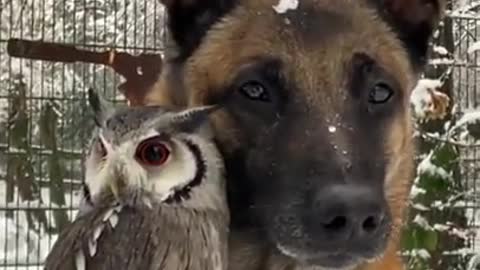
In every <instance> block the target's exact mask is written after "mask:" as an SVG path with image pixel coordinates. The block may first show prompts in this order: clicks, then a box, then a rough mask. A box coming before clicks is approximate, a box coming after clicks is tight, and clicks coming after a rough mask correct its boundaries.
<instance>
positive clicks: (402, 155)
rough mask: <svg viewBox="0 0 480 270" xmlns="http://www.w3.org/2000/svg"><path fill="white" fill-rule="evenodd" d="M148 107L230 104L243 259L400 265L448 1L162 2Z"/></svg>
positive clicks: (237, 250)
mask: <svg viewBox="0 0 480 270" xmlns="http://www.w3.org/2000/svg"><path fill="white" fill-rule="evenodd" d="M160 1H161V2H162V3H163V4H164V5H165V7H166V12H167V14H168V18H169V19H168V29H169V33H170V35H171V41H172V44H171V45H172V46H170V47H171V48H170V49H169V50H168V54H167V58H166V59H165V63H164V69H163V71H162V75H161V76H160V78H159V79H158V81H157V82H156V83H155V85H154V86H153V87H152V89H151V90H150V91H149V93H148V94H147V95H146V96H145V98H144V104H145V105H151V104H155V105H176V106H197V105H207V104H221V105H222V109H221V110H219V111H218V112H216V113H215V114H214V115H213V116H212V122H213V126H214V128H215V134H216V141H217V143H218V145H219V148H220V149H221V152H222V154H223V155H224V158H225V160H226V166H227V174H228V195H229V202H228V203H229V208H230V211H231V213H232V224H231V228H230V229H231V240H230V243H229V244H230V254H231V258H230V261H229V264H230V269H232V270H243V269H248V270H270V269H275V270H290V269H297V270H305V269H316V270H327V269H329V270H400V269H404V268H403V265H402V260H401V258H400V256H399V255H398V251H399V248H400V247H399V239H400V231H401V228H402V224H403V222H404V221H405V216H406V211H407V205H408V194H409V191H410V188H411V185H412V179H413V167H414V166H413V165H414V162H413V156H414V151H415V146H414V141H413V139H412V124H411V119H410V108H409V107H410V106H409V96H410V93H411V90H412V89H413V88H414V86H415V85H416V82H417V81H418V79H419V76H420V74H421V72H422V70H423V68H424V66H425V63H426V60H427V54H428V48H429V47H428V44H429V41H430V38H431V36H432V34H433V32H434V30H435V28H436V26H437V25H438V23H439V21H440V20H441V19H442V16H443V13H444V8H445V5H446V3H445V2H446V1H445V0H301V1H295V0H294V1H290V2H289V1H284V0H280V1H279V0H208V1H207V0H160Z"/></svg>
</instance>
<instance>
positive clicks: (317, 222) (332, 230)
mask: <svg viewBox="0 0 480 270" xmlns="http://www.w3.org/2000/svg"><path fill="white" fill-rule="evenodd" d="M386 209H387V203H386V201H385V200H384V198H383V195H382V194H381V193H380V194H377V193H375V192H374V190H373V189H370V188H368V187H359V186H354V185H332V186H329V187H326V188H323V189H321V191H320V192H318V193H317V195H316V198H315V200H314V205H313V212H314V213H315V215H314V217H313V224H314V226H315V227H316V228H315V231H316V234H320V236H321V238H323V240H326V241H332V243H335V245H339V246H343V247H345V248H346V249H347V250H348V249H350V248H355V246H357V244H358V243H363V244H361V245H366V246H368V245H373V246H375V245H377V242H379V241H380V240H381V239H382V238H384V236H385V235H384V234H385V230H386V227H388V226H386V224H387V223H388V222H389V220H388V215H387V210H386Z"/></svg>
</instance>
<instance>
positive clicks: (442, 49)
mask: <svg viewBox="0 0 480 270" xmlns="http://www.w3.org/2000/svg"><path fill="white" fill-rule="evenodd" d="M433 51H434V52H436V53H438V54H439V55H441V56H446V55H448V50H447V49H446V48H445V47H443V46H434V47H433Z"/></svg>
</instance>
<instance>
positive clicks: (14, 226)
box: [0, 182, 79, 269]
mask: <svg viewBox="0 0 480 270" xmlns="http://www.w3.org/2000/svg"><path fill="white" fill-rule="evenodd" d="M5 188H6V186H5V183H4V182H0V208H1V209H4V208H5V206H6V205H5V204H4V203H2V202H5V198H6V196H5ZM48 198H49V190H48V189H42V199H43V203H42V205H39V206H41V207H45V206H50V201H49V200H48ZM65 199H66V201H67V202H70V201H71V202H73V204H72V206H74V207H75V206H76V205H77V204H78V199H79V197H78V194H77V193H74V195H73V197H71V196H69V194H67V195H66V198H65ZM14 201H16V199H15V200H14ZM37 205H38V203H37ZM18 206H20V207H25V206H35V203H31V204H27V203H21V202H18V203H15V204H9V205H8V208H11V209H15V208H16V207H18ZM5 213H6V212H5V211H1V210H0V265H17V264H18V265H38V264H41V262H42V261H43V260H44V259H45V256H46V255H47V254H48V251H49V250H50V248H51V246H52V245H53V244H54V242H55V240H56V238H57V235H49V234H46V233H37V232H35V231H34V230H32V229H31V228H29V227H28V222H27V219H26V215H25V212H24V211H15V212H14V215H13V218H7V217H6V216H5ZM67 213H68V216H69V218H70V219H72V217H73V216H74V215H75V214H76V211H68V212H67ZM47 217H48V219H49V223H50V224H53V223H54V220H53V215H52V213H51V211H48V212H47ZM0 269H40V268H38V266H30V267H25V268H14V267H13V266H12V267H6V268H0Z"/></svg>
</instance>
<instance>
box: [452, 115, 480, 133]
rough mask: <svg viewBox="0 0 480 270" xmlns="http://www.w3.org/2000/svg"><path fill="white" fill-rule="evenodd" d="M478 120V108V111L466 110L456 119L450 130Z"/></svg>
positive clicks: (479, 117)
mask: <svg viewBox="0 0 480 270" xmlns="http://www.w3.org/2000/svg"><path fill="white" fill-rule="evenodd" d="M479 120H480V110H478V111H467V112H465V114H464V115H463V116H462V117H461V118H460V119H459V120H458V121H457V123H456V124H455V126H454V127H453V128H452V130H456V129H458V128H459V127H461V126H464V125H466V124H471V123H474V122H476V121H479Z"/></svg>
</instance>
